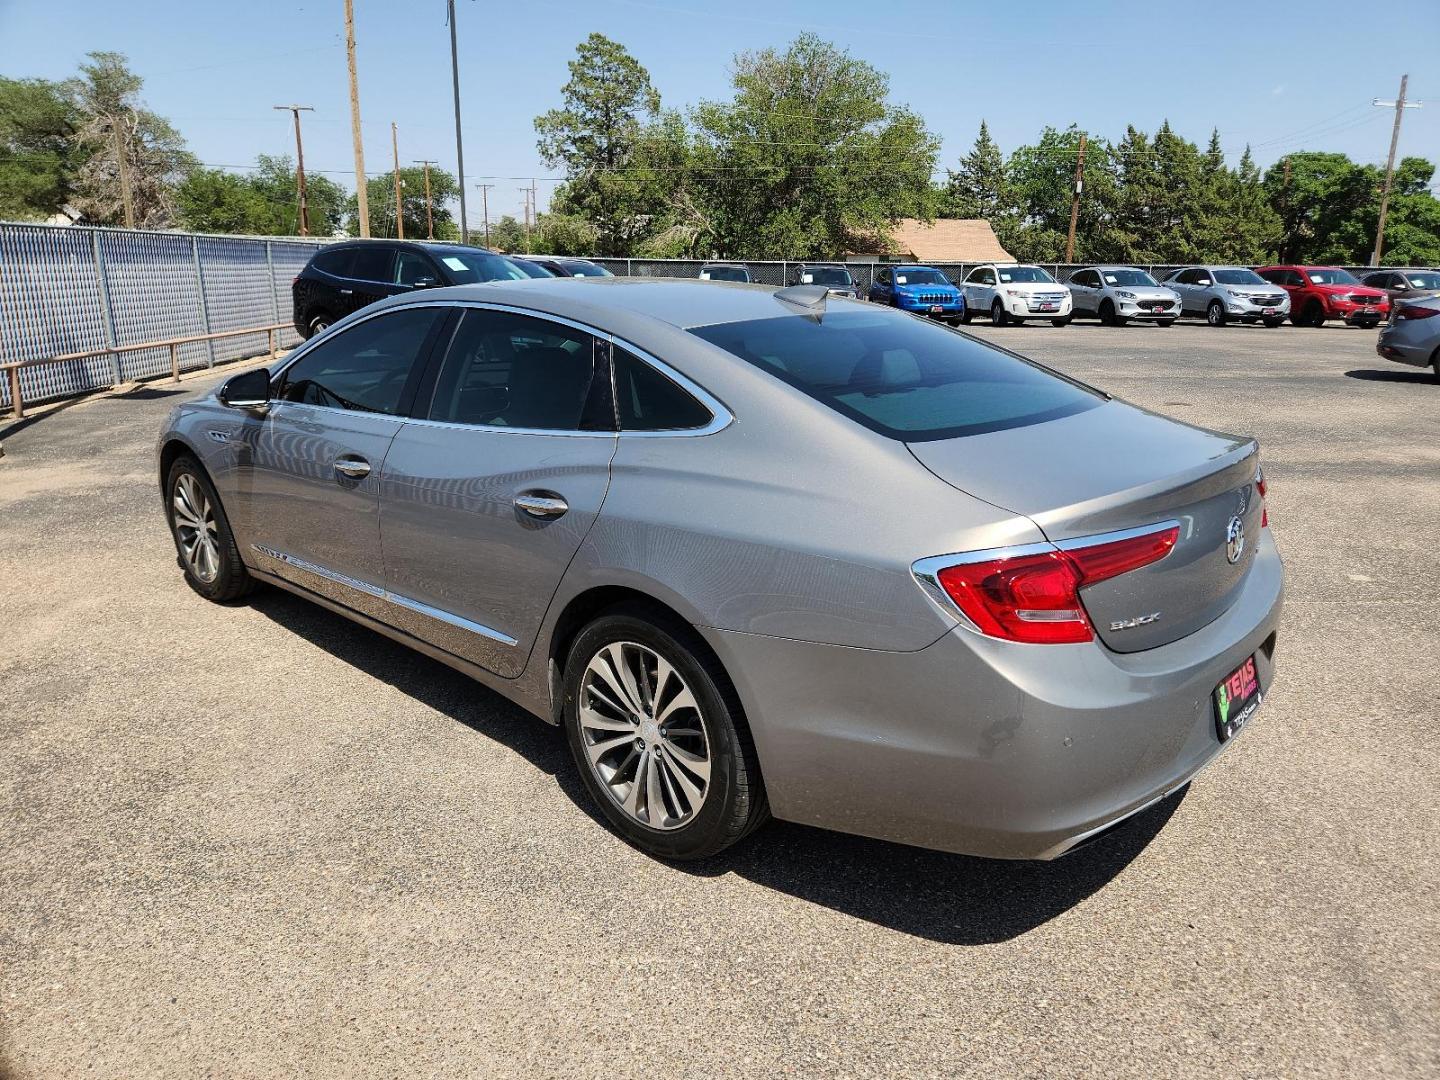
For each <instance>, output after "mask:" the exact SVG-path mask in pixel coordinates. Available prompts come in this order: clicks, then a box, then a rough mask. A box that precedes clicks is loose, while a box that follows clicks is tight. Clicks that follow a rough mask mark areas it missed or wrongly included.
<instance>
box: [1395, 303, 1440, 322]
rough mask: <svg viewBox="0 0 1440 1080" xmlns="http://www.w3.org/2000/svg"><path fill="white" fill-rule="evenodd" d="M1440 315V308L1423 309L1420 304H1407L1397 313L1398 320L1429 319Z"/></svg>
mask: <svg viewBox="0 0 1440 1080" xmlns="http://www.w3.org/2000/svg"><path fill="white" fill-rule="evenodd" d="M1435 315H1440V307H1421V306H1420V305H1419V304H1407V305H1405V307H1402V308H1401V309H1400V310H1399V311H1397V312H1395V318H1397V319H1428V318H1431V317H1432V316H1435Z"/></svg>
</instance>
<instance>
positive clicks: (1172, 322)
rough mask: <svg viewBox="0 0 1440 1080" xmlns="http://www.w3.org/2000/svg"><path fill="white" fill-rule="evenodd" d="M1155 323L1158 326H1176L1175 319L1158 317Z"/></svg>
mask: <svg viewBox="0 0 1440 1080" xmlns="http://www.w3.org/2000/svg"><path fill="white" fill-rule="evenodd" d="M1155 325H1156V326H1174V325H1175V320H1174V319H1157V320H1155Z"/></svg>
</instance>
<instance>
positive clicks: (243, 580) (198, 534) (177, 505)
mask: <svg viewBox="0 0 1440 1080" xmlns="http://www.w3.org/2000/svg"><path fill="white" fill-rule="evenodd" d="M165 492H166V495H167V496H168V498H167V499H166V504H165V510H166V517H167V518H168V519H169V521H170V531H171V533H172V534H173V535H174V537H175V549H176V551H178V552H179V554H180V565H181V567H182V568H183V569H184V571H185V580H186V581H187V582H189V583H190V587H191V588H192V589H194V590H195V591H196V592H198V593H199V594H200V595H201V596H203V597H205V598H206V599H208V600H233V599H235V598H236V597H238V596H242V595H244V594H245V593H247V592H249V591H250V589H251V587H252V586H253V584H254V582H253V580H252V579H251V577H250V575H249V574H248V573H246V571H245V564H244V563H243V562H241V561H240V552H239V551H238V550H237V549H236V546H235V537H234V536H233V535H232V534H231V532H230V523H229V522H228V521H227V520H226V518H225V511H224V509H223V508H222V507H221V506H220V499H219V497H218V496H216V494H215V489H214V487H213V486H211V484H210V479H209V477H207V476H206V475H205V471H204V469H203V468H201V466H200V463H199V462H198V461H196V460H195V459H194V458H192V457H189V456H181V457H180V458H178V459H177V460H176V461H175V463H174V464H173V465H171V466H170V474H169V476H168V477H167V478H166V483H165Z"/></svg>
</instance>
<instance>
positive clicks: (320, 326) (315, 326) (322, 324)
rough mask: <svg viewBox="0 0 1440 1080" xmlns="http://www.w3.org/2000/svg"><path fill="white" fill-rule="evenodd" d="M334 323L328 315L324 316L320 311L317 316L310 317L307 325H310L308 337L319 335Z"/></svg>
mask: <svg viewBox="0 0 1440 1080" xmlns="http://www.w3.org/2000/svg"><path fill="white" fill-rule="evenodd" d="M334 321H335V320H334V319H332V318H331V317H330V316H329V315H327V314H325V313H324V312H323V311H322V312H321V313H320V314H318V315H312V316H311V317H310V324H309V325H310V336H311V337H314V336H315V335H316V334H318V333H321V332H322V331H325V330H328V329H330V324H331V323H333V322H334Z"/></svg>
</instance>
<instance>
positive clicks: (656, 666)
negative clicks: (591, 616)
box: [579, 641, 710, 829]
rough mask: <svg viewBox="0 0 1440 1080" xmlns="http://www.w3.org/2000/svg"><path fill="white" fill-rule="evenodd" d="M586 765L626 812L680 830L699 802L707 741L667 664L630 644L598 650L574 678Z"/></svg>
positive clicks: (689, 697) (706, 777) (685, 690)
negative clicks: (577, 680) (577, 685)
mask: <svg viewBox="0 0 1440 1080" xmlns="http://www.w3.org/2000/svg"><path fill="white" fill-rule="evenodd" d="M579 710H580V732H581V736H582V738H583V741H584V744H585V754H586V756H587V757H588V758H589V761H590V767H591V768H592V769H594V770H595V775H596V776H597V777H599V779H600V781H601V783H603V784H604V785H605V790H606V792H607V793H608V794H609V796H610V797H611V798H612V799H614V800H615V802H616V803H617V804H618V805H619V806H620V808H621V809H622V810H624V811H625V813H627V814H629V815H630V816H631V817H632V818H634V819H635V820H636V821H638V822H641V823H642V824H645V825H648V826H650V828H652V829H678V828H679V827H680V826H682V825H684V824H685V823H686V822H687V821H689V820H690V819H691V818H693V817H694V816H695V814H696V812H697V811H698V810H699V809H700V808H701V807H702V806H704V805H705V793H706V791H707V790H708V789H709V787H710V743H709V740H708V739H706V738H705V725H704V723H703V721H702V720H701V718H700V707H699V706H698V705H697V704H696V703H695V695H694V694H693V693H692V692H691V690H690V687H688V686H687V685H685V680H684V679H682V678H681V677H680V676H679V674H677V673H676V671H675V669H674V668H673V667H672V666H671V665H670V662H669V661H667V660H666V659H665V658H664V657H662V656H661V655H660V654H659V653H657V652H656V651H655V650H654V649H651V648H648V647H646V646H644V645H641V644H640V643H639V642H635V641H617V642H615V643H614V644H613V645H607V646H605V648H603V649H601V650H600V652H598V653H596V654H595V656H594V658H592V659H591V661H590V663H589V664H587V665H586V667H585V676H584V678H583V679H582V680H581V683H580V702H579Z"/></svg>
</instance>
